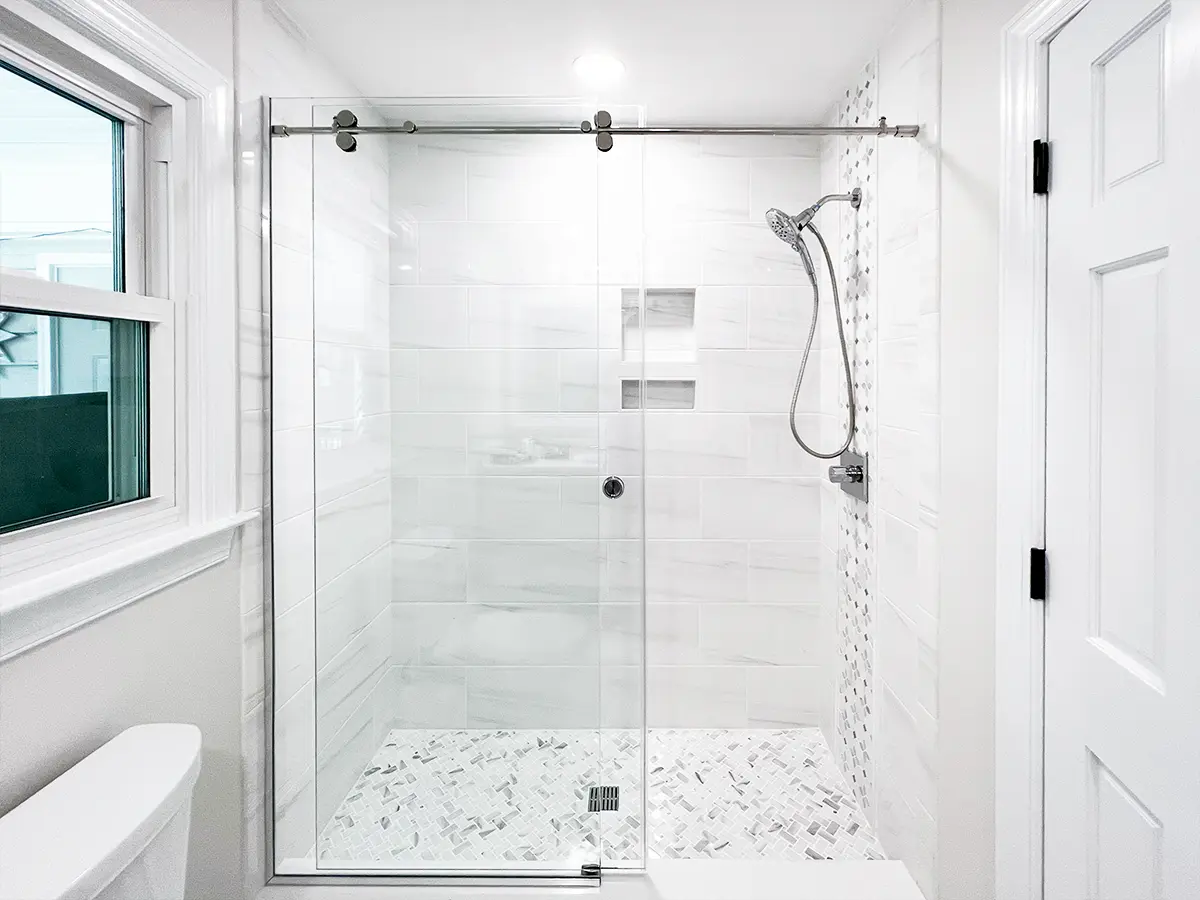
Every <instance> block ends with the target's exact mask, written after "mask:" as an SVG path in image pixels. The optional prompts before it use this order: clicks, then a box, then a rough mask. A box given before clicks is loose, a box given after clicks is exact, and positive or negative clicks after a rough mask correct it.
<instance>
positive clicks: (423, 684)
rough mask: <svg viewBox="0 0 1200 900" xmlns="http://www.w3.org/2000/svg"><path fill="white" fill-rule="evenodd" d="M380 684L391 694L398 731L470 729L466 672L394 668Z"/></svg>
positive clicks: (452, 669) (435, 667)
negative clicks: (467, 723)
mask: <svg viewBox="0 0 1200 900" xmlns="http://www.w3.org/2000/svg"><path fill="white" fill-rule="evenodd" d="M380 684H381V685H382V686H384V687H385V688H386V689H387V690H388V691H390V693H391V698H392V717H393V718H392V722H393V724H394V726H395V727H396V728H464V727H466V722H467V673H466V669H462V668H452V667H450V666H401V665H393V666H392V668H391V670H390V672H389V675H388V677H387V678H385V679H384V680H383V681H382V682H380Z"/></svg>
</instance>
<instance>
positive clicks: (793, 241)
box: [767, 188, 862, 247]
mask: <svg viewBox="0 0 1200 900" xmlns="http://www.w3.org/2000/svg"><path fill="white" fill-rule="evenodd" d="M830 200H846V201H848V202H849V203H850V205H851V206H852V207H854V208H855V209H858V208H859V207H860V206H862V189H861V188H855V189H854V190H853V191H851V192H850V193H849V194H830V195H828V196H826V197H822V198H821V199H820V200H818V201H817V202H816V203H814V204H813V205H812V206H810V207H809V208H808V209H805V210H802V211H801V212H798V213H796V215H794V216H789V215H788V214H787V213H785V212H784V211H783V210H781V209H768V210H767V224H768V225H770V226H771V230H772V231H773V232H775V236H776V237H778V238H779V239H780V240H781V241H783V242H784V243H785V244H789V245H791V246H792V247H796V246H797V245H798V244H799V243H800V233H801V232H802V231H804V229H805V228H807V227H808V223H809V222H811V221H812V220H813V217H814V216H815V215H816V214H817V213H818V212H820V211H821V207H822V206H824V205H825V204H826V203H828V202H829V201H830Z"/></svg>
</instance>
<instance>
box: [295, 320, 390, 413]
mask: <svg viewBox="0 0 1200 900" xmlns="http://www.w3.org/2000/svg"><path fill="white" fill-rule="evenodd" d="M388 366H389V353H388V351H387V349H386V348H383V347H352V346H349V345H346V344H332V343H328V342H324V341H318V342H317V344H316V369H315V374H316V397H315V401H314V402H315V404H316V405H315V407H314V408H315V411H316V421H317V423H318V424H321V423H326V422H342V421H345V420H347V419H354V418H356V417H360V416H376V415H380V414H382V413H387V412H391V384H390V381H391V379H390V373H389V369H388ZM310 377H311V376H310Z"/></svg>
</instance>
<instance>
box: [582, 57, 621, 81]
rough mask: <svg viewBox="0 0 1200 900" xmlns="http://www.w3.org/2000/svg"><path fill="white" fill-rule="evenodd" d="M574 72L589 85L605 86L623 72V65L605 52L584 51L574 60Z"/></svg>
mask: <svg viewBox="0 0 1200 900" xmlns="http://www.w3.org/2000/svg"><path fill="white" fill-rule="evenodd" d="M574 68H575V74H576V75H578V76H579V77H580V78H582V79H583V81H584V83H585V84H587V85H588V86H589V87H597V88H600V87H607V86H608V85H610V84H613V83H614V82H616V80H617V79H618V78H620V77H621V76H622V75H623V74H624V73H625V65H624V63H622V62H621V61H620V60H619V59H617V58H616V57H615V56H609V55H608V54H607V53H585V54H584V55H583V56H581V57H579V58H578V59H576V60H575V63H574Z"/></svg>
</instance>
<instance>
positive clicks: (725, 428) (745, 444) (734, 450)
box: [639, 410, 749, 476]
mask: <svg viewBox="0 0 1200 900" xmlns="http://www.w3.org/2000/svg"><path fill="white" fill-rule="evenodd" d="M644 421H645V435H644V441H645V457H646V474H647V475H651V476H653V475H743V474H745V472H746V457H747V453H748V451H749V422H748V417H746V416H744V415H738V414H726V413H721V414H706V413H696V412H693V411H691V410H686V411H679V412H668V411H657V410H652V411H648V412H647V413H646V415H645V420H644ZM639 430H640V429H639Z"/></svg>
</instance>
